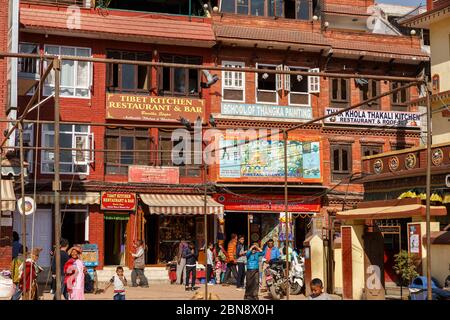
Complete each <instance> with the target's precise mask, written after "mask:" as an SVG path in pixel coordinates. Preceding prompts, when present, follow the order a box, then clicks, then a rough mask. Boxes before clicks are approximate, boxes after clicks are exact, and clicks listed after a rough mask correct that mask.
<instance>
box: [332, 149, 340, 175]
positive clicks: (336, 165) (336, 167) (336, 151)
mask: <svg viewBox="0 0 450 320" xmlns="http://www.w3.org/2000/svg"><path fill="white" fill-rule="evenodd" d="M333 170H334V171H339V149H334V150H333Z"/></svg>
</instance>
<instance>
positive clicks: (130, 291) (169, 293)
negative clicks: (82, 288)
mask: <svg viewBox="0 0 450 320" xmlns="http://www.w3.org/2000/svg"><path fill="white" fill-rule="evenodd" d="M197 287H198V290H197V291H196V292H198V295H200V294H201V296H202V297H203V295H204V293H205V286H204V285H198V286H197ZM100 288H103V286H101V285H99V289H100ZM208 293H213V294H216V295H217V296H218V297H219V298H220V300H243V299H244V293H245V291H244V290H242V291H238V290H237V289H236V287H235V286H232V285H230V286H222V285H220V284H219V285H208ZM194 295H195V292H192V291H185V290H184V286H183V285H176V284H151V283H150V285H149V287H148V288H140V287H137V288H132V287H126V295H125V296H126V299H127V300H190V299H191V298H192V297H193V296H194ZM85 298H86V300H112V298H113V288H112V287H110V288H109V289H108V290H107V291H106V292H104V293H99V294H85ZM41 299H43V300H52V299H53V295H51V294H50V293H49V292H48V291H46V292H44V294H43V297H41ZM259 299H260V300H271V299H270V296H269V294H268V293H261V292H260V294H259ZM305 299H306V298H305V296H304V295H302V294H300V295H291V296H290V300H305Z"/></svg>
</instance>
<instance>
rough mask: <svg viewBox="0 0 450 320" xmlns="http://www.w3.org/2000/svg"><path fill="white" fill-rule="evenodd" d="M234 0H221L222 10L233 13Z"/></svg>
mask: <svg viewBox="0 0 450 320" xmlns="http://www.w3.org/2000/svg"><path fill="white" fill-rule="evenodd" d="M235 4H236V3H235V0H222V8H221V10H222V12H230V13H235Z"/></svg>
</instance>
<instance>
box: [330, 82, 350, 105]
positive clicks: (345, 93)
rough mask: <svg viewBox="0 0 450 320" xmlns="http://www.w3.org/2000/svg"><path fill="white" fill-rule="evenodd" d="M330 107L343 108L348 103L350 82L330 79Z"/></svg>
mask: <svg viewBox="0 0 450 320" xmlns="http://www.w3.org/2000/svg"><path fill="white" fill-rule="evenodd" d="M329 86H330V105H331V107H333V108H345V107H347V106H348V105H349V103H350V81H349V80H348V79H338V78H330V80H329Z"/></svg>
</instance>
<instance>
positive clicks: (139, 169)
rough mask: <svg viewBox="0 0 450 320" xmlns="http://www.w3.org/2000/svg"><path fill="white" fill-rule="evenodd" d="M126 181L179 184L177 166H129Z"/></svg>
mask: <svg viewBox="0 0 450 320" xmlns="http://www.w3.org/2000/svg"><path fill="white" fill-rule="evenodd" d="M128 182H137V183H161V184H179V183H180V169H179V168H178V167H149V166H129V167H128Z"/></svg>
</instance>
